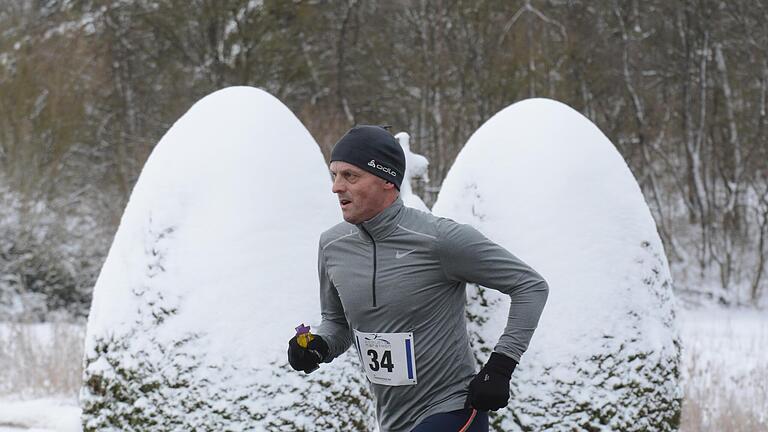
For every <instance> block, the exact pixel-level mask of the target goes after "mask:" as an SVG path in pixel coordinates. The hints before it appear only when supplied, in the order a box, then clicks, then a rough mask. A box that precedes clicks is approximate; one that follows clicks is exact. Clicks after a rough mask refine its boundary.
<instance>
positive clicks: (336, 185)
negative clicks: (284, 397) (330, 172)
mask: <svg viewBox="0 0 768 432" xmlns="http://www.w3.org/2000/svg"><path fill="white" fill-rule="evenodd" d="M340 177H341V176H336V178H334V179H333V185H332V186H331V192H333V193H341V192H344V181H343V180H342V179H341V178H340Z"/></svg>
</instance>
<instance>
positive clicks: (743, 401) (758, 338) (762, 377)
mask: <svg viewBox="0 0 768 432" xmlns="http://www.w3.org/2000/svg"><path fill="white" fill-rule="evenodd" d="M679 322H680V329H681V335H682V339H683V366H684V367H683V378H684V382H685V390H686V398H685V401H684V402H683V423H684V425H685V427H684V428H683V430H684V431H709V430H711V431H719V430H729V431H742V430H743V431H759V430H760V431H768V350H767V349H766V347H768V311H765V310H763V311H759V310H754V309H723V308H720V307H706V308H699V309H683V310H680V313H679Z"/></svg>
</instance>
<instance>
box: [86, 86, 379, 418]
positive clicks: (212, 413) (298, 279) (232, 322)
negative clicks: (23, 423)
mask: <svg viewBox="0 0 768 432" xmlns="http://www.w3.org/2000/svg"><path fill="white" fill-rule="evenodd" d="M330 188H331V181H330V176H329V175H328V170H327V166H326V165H325V163H324V161H323V159H322V155H321V153H320V150H319V147H318V146H317V144H316V143H315V142H314V140H313V139H312V137H311V136H310V135H309V133H308V132H307V130H306V129H305V128H304V127H303V126H302V125H301V123H300V122H299V121H298V119H296V117H295V116H294V115H293V114H292V113H291V112H290V110H288V108H286V107H285V106H284V105H283V104H282V103H281V102H280V101H278V100H277V99H275V98H274V97H272V96H271V95H269V94H267V93H265V92H263V91H261V90H257V89H253V88H247V87H233V88H228V89H224V90H221V91H218V92H216V93H213V94H211V95H209V96H207V97H206V98H204V99H202V100H201V101H199V102H198V103H197V104H195V105H194V106H193V107H192V108H191V109H190V110H189V111H188V112H187V113H186V114H185V115H184V116H182V117H181V119H179V120H178V121H177V122H176V124H174V126H173V127H172V128H171V129H170V130H169V131H168V133H167V134H166V135H165V136H164V137H163V139H162V140H161V141H160V143H159V144H158V145H157V147H156V148H155V150H154V151H153V153H152V155H151V156H150V158H149V160H148V161H147V163H146V165H145V167H144V169H143V171H142V173H141V176H140V177H139V180H138V182H137V184H136V186H135V188H134V191H133V193H132V195H131V199H130V201H129V203H128V206H127V207H126V210H125V213H124V214H123V218H122V220H121V223H120V227H119V229H118V232H117V234H116V236H115V240H114V243H113V244H112V247H111V249H110V252H109V255H108V257H107V260H106V262H105V263H104V267H103V268H102V271H101V274H100V276H99V279H98V281H97V283H96V287H95V290H94V297H93V304H92V308H91V313H90V316H89V320H88V329H87V336H86V350H85V365H86V369H85V372H84V381H85V382H84V387H83V389H82V391H81V404H82V407H83V426H84V430H85V431H103V430H121V431H137V432H138V431H142V432H145V431H169V430H195V431H222V430H228V431H244V430H249V431H251V430H256V431H258V430H285V431H327V430H350V431H352V430H359V431H366V430H372V429H373V428H374V427H375V426H374V413H373V406H372V403H371V402H370V396H369V395H368V390H367V386H366V383H365V381H364V380H365V378H364V377H363V376H362V374H361V373H360V372H359V367H358V366H357V365H356V363H357V359H356V357H355V356H354V355H352V354H350V353H347V354H346V355H345V356H344V357H343V358H340V359H337V360H336V361H335V362H334V363H333V364H330V365H324V366H323V367H322V368H321V369H320V370H318V371H316V372H314V373H312V374H311V375H304V373H299V372H295V371H293V370H292V369H290V367H289V366H288V365H287V358H286V349H287V342H288V340H289V339H290V337H291V336H292V335H293V334H294V327H295V326H297V325H298V324H300V323H301V322H302V321H304V322H305V323H307V324H313V325H314V324H317V323H318V322H319V296H318V285H317V264H316V263H317V245H318V240H319V234H320V233H321V232H322V231H323V230H324V229H326V228H328V227H330V226H332V225H333V224H335V223H337V222H338V221H339V220H341V213H340V211H339V208H338V205H337V202H336V200H335V199H334V197H333V195H332V194H331V192H330Z"/></svg>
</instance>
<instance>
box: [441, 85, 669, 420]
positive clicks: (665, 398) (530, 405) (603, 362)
mask: <svg viewBox="0 0 768 432" xmlns="http://www.w3.org/2000/svg"><path fill="white" fill-rule="evenodd" d="M433 212H434V213H435V214H437V215H439V216H446V217H451V218H453V219H455V220H457V221H459V222H463V223H469V224H471V225H473V226H475V227H477V228H478V229H479V230H480V231H482V232H484V233H485V234H486V235H487V236H489V237H490V238H491V239H494V240H495V241H497V242H499V243H500V244H502V245H504V246H505V247H507V248H508V249H509V250H510V251H511V252H512V253H514V254H516V255H518V256H519V257H520V258H522V259H523V260H524V261H526V262H528V263H529V264H530V265H531V266H532V267H534V268H535V269H536V270H537V271H539V272H540V273H541V274H542V275H543V276H544V278H545V279H546V280H547V281H548V282H549V285H550V294H549V300H548V302H547V306H546V308H545V309H544V313H543V315H542V318H541V321H540V323H539V327H538V329H537V330H536V333H535V335H534V337H533V340H532V341H531V345H530V348H529V350H528V352H527V353H526V354H525V355H524V356H523V358H522V361H521V363H520V365H519V366H518V369H517V370H516V371H515V373H514V375H513V383H512V387H513V388H512V393H513V397H512V401H511V403H510V405H509V407H508V408H507V409H505V410H501V411H500V412H499V413H498V414H497V415H495V416H493V417H492V423H493V427H494V429H495V430H497V431H516V430H537V431H538V430H622V431H644V430H654V431H670V430H676V429H677V426H678V422H679V416H680V400H681V390H680V386H679V382H678V379H679V374H680V342H679V337H678V334H677V330H676V327H675V312H674V299H673V297H672V280H671V277H670V273H669V268H668V263H667V259H666V256H665V254H664V249H663V246H662V244H661V241H660V238H659V235H658V233H657V230H656V226H655V223H654V221H653V218H652V216H651V213H650V211H649V210H648V206H647V204H646V203H645V201H644V199H643V196H642V194H641V191H640V188H639V187H638V185H637V182H636V181H635V179H634V177H633V176H632V173H631V172H630V171H629V169H628V167H627V165H626V163H625V162H624V160H623V159H622V157H621V155H620V154H619V153H618V152H617V151H616V149H615V148H614V147H613V145H612V144H611V143H610V141H609V140H608V139H607V138H606V137H605V136H604V135H603V134H602V133H601V132H600V130H599V129H598V128H597V127H596V126H595V125H593V124H592V123H591V122H590V121H589V120H587V119H586V118H584V117H583V116H582V115H581V114H579V113H578V112H576V111H574V110H572V109H571V108H569V107H568V106H566V105H563V104H561V103H558V102H555V101H551V100H546V99H531V100H526V101H523V102H519V103H517V104H514V105H512V106H510V107H507V108H506V109H504V110H502V111H501V112H499V113H498V114H496V115H495V116H494V117H493V118H491V119H490V120H488V122H486V123H485V124H484V125H483V126H482V127H480V129H478V130H477V131H476V132H475V134H474V135H473V136H472V137H471V138H470V140H469V141H468V143H467V145H466V146H465V147H464V149H463V150H462V151H461V153H460V154H459V155H458V157H457V160H456V162H455V164H454V166H453V167H452V168H451V170H450V172H449V173H448V175H447V177H446V179H445V181H444V183H443V187H442V190H441V191H440V195H439V197H438V200H437V202H436V203H435V206H434V208H433ZM468 296H469V303H468V309H467V313H468V317H469V320H470V324H469V329H470V333H471V336H472V341H473V342H472V343H473V344H474V345H475V352H476V353H478V363H482V362H484V361H485V360H486V359H487V357H488V354H489V353H490V351H491V349H492V348H493V346H494V344H495V343H496V341H497V340H498V337H499V335H500V334H501V331H502V330H503V328H504V324H505V322H506V316H507V311H508V307H509V306H508V305H509V300H508V297H507V298H504V296H502V295H500V294H499V293H497V292H496V291H493V290H488V289H485V288H483V287H477V286H473V287H470V288H469V292H468Z"/></svg>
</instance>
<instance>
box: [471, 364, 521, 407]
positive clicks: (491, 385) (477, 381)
mask: <svg viewBox="0 0 768 432" xmlns="http://www.w3.org/2000/svg"><path fill="white" fill-rule="evenodd" d="M515 366H517V362H516V361H515V360H514V359H512V358H510V357H507V356H505V355H504V354H499V353H496V352H494V353H491V358H489V359H488V362H487V363H486V364H485V366H483V368H482V369H480V372H478V373H477V375H475V377H474V378H472V381H470V383H469V394H468V395H467V403H466V404H465V405H466V406H467V407H472V408H476V409H477V410H479V411H488V410H493V411H496V410H497V409H500V408H504V407H505V406H507V404H508V403H509V380H510V378H512V372H514V370H515Z"/></svg>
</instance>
